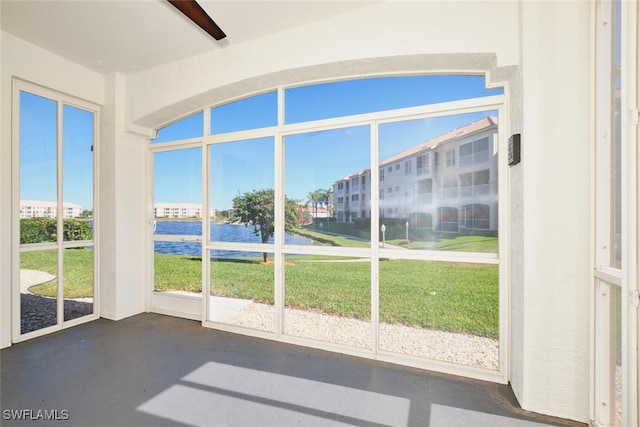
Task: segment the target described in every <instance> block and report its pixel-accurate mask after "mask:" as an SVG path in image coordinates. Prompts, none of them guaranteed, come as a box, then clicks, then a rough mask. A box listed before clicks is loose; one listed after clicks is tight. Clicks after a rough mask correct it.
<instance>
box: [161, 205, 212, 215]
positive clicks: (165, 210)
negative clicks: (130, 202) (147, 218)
mask: <svg viewBox="0 0 640 427" xmlns="http://www.w3.org/2000/svg"><path fill="white" fill-rule="evenodd" d="M153 212H154V215H155V217H156V218H202V205H200V204H197V203H156V204H154V206H153ZM214 215H215V209H211V212H210V215H209V217H212V216H214Z"/></svg>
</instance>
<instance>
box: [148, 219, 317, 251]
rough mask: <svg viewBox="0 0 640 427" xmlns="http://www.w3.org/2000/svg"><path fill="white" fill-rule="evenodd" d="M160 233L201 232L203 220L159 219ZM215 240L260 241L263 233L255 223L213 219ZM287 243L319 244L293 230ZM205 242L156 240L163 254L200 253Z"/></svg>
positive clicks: (155, 246) (189, 233)
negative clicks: (226, 221) (216, 220)
mask: <svg viewBox="0 0 640 427" xmlns="http://www.w3.org/2000/svg"><path fill="white" fill-rule="evenodd" d="M155 234H156V236H159V235H179V236H201V235H202V222H201V221H196V220H194V221H158V222H157V223H156V232H155ZM210 239H211V241H215V242H234V243H260V236H256V235H255V234H254V233H253V227H252V226H249V227H245V226H244V225H235V224H219V223H214V222H212V223H211V234H210ZM284 241H285V244H287V245H310V244H315V242H313V240H311V239H309V238H307V237H302V236H296V235H293V234H288V233H286V234H285V238H284ZM269 243H270V244H273V237H272V238H270V239H269ZM201 249H202V246H201V244H200V242H166V241H156V242H154V251H155V252H156V253H162V254H174V255H195V256H200V254H201ZM215 255H216V257H223V258H237V257H247V256H255V253H254V252H243V251H216V253H215Z"/></svg>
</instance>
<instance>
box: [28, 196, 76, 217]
mask: <svg viewBox="0 0 640 427" xmlns="http://www.w3.org/2000/svg"><path fill="white" fill-rule="evenodd" d="M82 211H83V209H82V206H80V205H76V204H74V203H68V202H64V203H63V204H62V217H63V218H79V217H81V216H82ZM57 216H58V204H57V203H56V202H43V201H39V200H20V218H56V217H57Z"/></svg>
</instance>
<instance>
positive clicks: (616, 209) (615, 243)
mask: <svg viewBox="0 0 640 427" xmlns="http://www.w3.org/2000/svg"><path fill="white" fill-rule="evenodd" d="M621 8H622V2H620V1H616V2H614V12H613V23H614V24H613V37H612V43H613V47H612V51H613V62H614V63H613V64H612V67H611V73H612V82H611V94H612V96H611V98H612V100H613V105H612V108H611V111H612V114H613V117H612V119H613V129H612V147H611V171H612V176H611V194H612V201H611V210H612V212H611V222H612V224H611V247H612V248H613V250H612V251H611V266H612V267H616V268H622V249H621V248H622V114H623V113H622V111H621V98H620V97H621V94H622V89H623V88H622V79H621V75H620V70H621V69H622V67H621V63H622V61H621V58H622V53H621V52H622V25H621V13H622V12H621ZM625 90H626V88H625Z"/></svg>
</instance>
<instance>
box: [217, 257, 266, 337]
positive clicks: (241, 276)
mask: <svg viewBox="0 0 640 427" xmlns="http://www.w3.org/2000/svg"><path fill="white" fill-rule="evenodd" d="M265 256H266V257H267V258H268V259H270V260H272V259H273V254H272V253H267V254H262V253H257V252H242V251H212V252H211V296H210V300H209V309H210V310H209V313H208V314H207V320H210V321H213V322H219V323H225V324H228V325H235V326H242V327H245V328H251V329H258V330H261V331H267V332H274V331H275V311H274V306H273V304H274V299H273V298H274V264H273V262H268V263H265V262H263V258H264V257H265Z"/></svg>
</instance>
